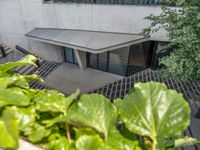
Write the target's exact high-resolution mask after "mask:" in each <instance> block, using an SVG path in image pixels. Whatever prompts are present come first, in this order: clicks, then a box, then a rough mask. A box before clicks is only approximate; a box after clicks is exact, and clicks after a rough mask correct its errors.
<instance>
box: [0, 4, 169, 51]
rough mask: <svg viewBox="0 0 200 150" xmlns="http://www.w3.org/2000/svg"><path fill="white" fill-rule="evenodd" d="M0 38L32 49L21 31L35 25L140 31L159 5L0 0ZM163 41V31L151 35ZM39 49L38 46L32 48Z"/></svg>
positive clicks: (10, 43)
mask: <svg viewBox="0 0 200 150" xmlns="http://www.w3.org/2000/svg"><path fill="white" fill-rule="evenodd" d="M0 6H1V8H0V40H1V41H2V42H4V43H5V44H7V45H9V46H11V47H14V46H15V45H16V44H19V43H21V44H24V43H26V46H28V47H29V49H32V48H33V47H32V46H31V44H30V42H27V38H26V37H24V34H25V33H27V32H29V31H30V30H32V29H33V28H35V27H49V28H69V29H83V30H98V31H110V32H124V33H140V32H141V31H142V29H143V28H145V27H147V26H148V25H149V22H148V21H147V20H144V17H145V16H148V15H150V14H159V13H160V7H153V6H151V7H149V6H128V5H94V4H43V3H42V0H0ZM152 38H153V39H159V40H165V39H166V36H165V33H164V32H160V33H157V34H155V35H153V36H152ZM35 50H38V51H39V49H35Z"/></svg>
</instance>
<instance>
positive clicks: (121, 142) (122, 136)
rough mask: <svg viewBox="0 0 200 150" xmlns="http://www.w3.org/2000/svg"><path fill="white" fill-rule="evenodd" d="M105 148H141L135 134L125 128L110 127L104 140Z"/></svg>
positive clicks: (138, 149) (112, 149) (135, 149)
mask: <svg viewBox="0 0 200 150" xmlns="http://www.w3.org/2000/svg"><path fill="white" fill-rule="evenodd" d="M106 149H107V150H116V149H120V150H142V149H141V148H140V146H139V142H138V140H137V139H136V137H135V135H134V134H133V133H131V132H130V131H128V130H127V129H126V128H124V129H121V130H118V129H116V128H112V129H111V132H110V133H109V136H108V139H107V141H106Z"/></svg>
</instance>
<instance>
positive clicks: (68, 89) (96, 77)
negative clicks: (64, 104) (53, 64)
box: [45, 63, 123, 94]
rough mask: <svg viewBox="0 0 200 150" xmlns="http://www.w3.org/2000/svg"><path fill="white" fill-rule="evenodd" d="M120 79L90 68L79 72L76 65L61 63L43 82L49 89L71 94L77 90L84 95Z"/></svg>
mask: <svg viewBox="0 0 200 150" xmlns="http://www.w3.org/2000/svg"><path fill="white" fill-rule="evenodd" d="M122 78H123V77H122V76H118V75H115V74H111V73H107V72H103V71H98V70H95V69H90V68H86V69H84V70H81V69H80V68H79V67H78V66H77V65H74V64H69V63H62V64H61V65H60V66H59V67H58V68H57V69H55V70H53V71H52V72H51V73H50V74H49V75H48V76H47V77H46V78H45V81H46V84H47V85H48V86H49V87H51V88H53V89H57V90H59V91H61V92H63V93H65V94H71V93H73V92H74V91H75V90H76V89H78V88H79V89H80V91H81V93H86V92H89V91H91V90H93V89H96V88H98V87H101V86H104V85H106V84H109V83H112V82H115V81H118V80H120V79H122Z"/></svg>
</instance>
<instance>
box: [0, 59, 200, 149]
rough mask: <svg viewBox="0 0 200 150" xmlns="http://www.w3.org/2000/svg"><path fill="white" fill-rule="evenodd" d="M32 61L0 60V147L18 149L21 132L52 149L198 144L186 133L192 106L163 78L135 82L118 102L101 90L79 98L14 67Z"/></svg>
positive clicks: (22, 135) (149, 147)
mask: <svg viewBox="0 0 200 150" xmlns="http://www.w3.org/2000/svg"><path fill="white" fill-rule="evenodd" d="M34 61H35V58H34V57H33V56H27V57H26V58H25V59H24V60H22V61H20V62H11V63H6V64H3V65H0V82H1V84H0V131H1V133H0V147H1V148H4V149H7V148H11V149H16V148H17V147H18V140H19V138H20V137H23V138H25V139H26V140H28V141H29V142H31V143H34V144H36V145H40V146H42V147H43V148H45V149H52V150H68V149H77V150H83V149H84V150H97V149H99V150H102V149H103V150H116V149H119V150H122V149H123V150H131V149H135V150H141V149H152V150H155V149H158V150H162V149H173V148H175V147H177V146H184V145H185V144H187V145H188V144H191V143H192V144H198V143H199V141H197V140H196V139H193V138H189V137H185V138H182V136H181V133H182V132H183V131H184V130H186V129H187V127H188V125H189V123H190V119H189V118H190V108H189V106H188V103H187V102H186V100H185V99H184V98H183V96H182V95H181V94H179V93H177V92H176V91H174V90H170V89H167V87H166V86H165V85H164V84H162V83H157V82H149V83H136V84H135V88H134V89H132V90H131V91H130V92H129V93H128V94H127V95H126V96H125V97H124V98H123V100H121V99H118V100H116V101H115V102H114V104H113V103H111V101H110V100H109V99H107V98H106V97H104V96H103V95H100V94H83V95H81V96H80V98H79V99H78V98H77V97H78V96H79V91H78V90H77V92H75V93H74V94H72V95H70V96H65V95H64V94H62V93H59V92H57V91H55V90H37V89H31V88H29V82H31V81H33V80H39V81H42V80H41V79H40V78H39V77H37V75H20V74H18V73H16V72H14V71H13V70H12V68H13V67H16V66H22V65H27V64H33V65H34ZM138 135H139V136H141V137H142V139H143V140H140V141H139V140H138V138H137V137H138Z"/></svg>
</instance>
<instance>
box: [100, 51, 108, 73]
mask: <svg viewBox="0 0 200 150" xmlns="http://www.w3.org/2000/svg"><path fill="white" fill-rule="evenodd" d="M98 57H99V59H98V60H99V69H100V70H102V71H107V68H108V53H107V52H105V53H101V54H98Z"/></svg>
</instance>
